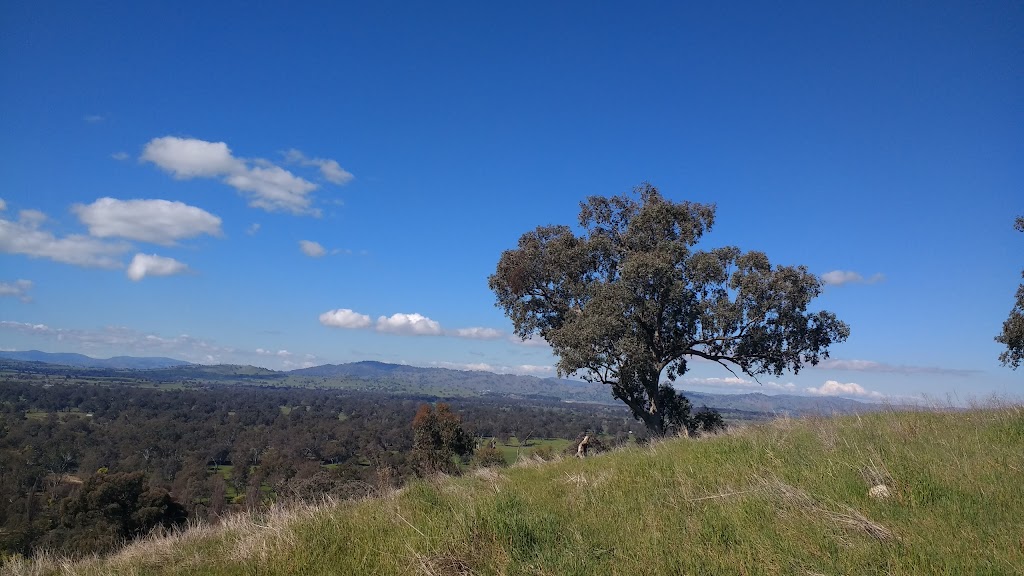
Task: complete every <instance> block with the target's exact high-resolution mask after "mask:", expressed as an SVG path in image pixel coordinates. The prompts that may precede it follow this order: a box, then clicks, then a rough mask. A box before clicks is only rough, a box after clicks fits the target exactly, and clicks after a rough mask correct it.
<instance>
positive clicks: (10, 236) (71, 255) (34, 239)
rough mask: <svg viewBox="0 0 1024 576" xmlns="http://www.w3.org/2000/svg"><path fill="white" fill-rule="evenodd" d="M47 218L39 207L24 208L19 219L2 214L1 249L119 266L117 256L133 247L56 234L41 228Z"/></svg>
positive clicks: (70, 261)
mask: <svg viewBox="0 0 1024 576" xmlns="http://www.w3.org/2000/svg"><path fill="white" fill-rule="evenodd" d="M46 220H47V218H46V215H45V214H43V213H42V212H40V211H38V210H22V211H21V212H20V213H19V214H18V220H17V221H13V220H6V219H3V218H0V252H5V253H8V254H24V255H26V256H29V257H32V258H48V259H50V260H53V261H55V262H63V263H64V264H73V265H75V266H86V267H93V268H120V267H121V263H120V262H119V261H118V260H117V259H116V258H115V257H116V256H120V255H121V254H124V253H125V252H127V251H128V250H129V249H130V246H129V245H127V244H125V243H121V242H109V241H104V240H99V239H96V238H91V237H89V236H84V235H79V234H72V235H70V236H64V237H57V236H56V235H54V234H53V233H52V232H50V231H48V230H44V229H43V228H42V225H43V224H44V223H45V222H46Z"/></svg>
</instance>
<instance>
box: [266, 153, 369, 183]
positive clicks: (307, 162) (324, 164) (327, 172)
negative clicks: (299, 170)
mask: <svg viewBox="0 0 1024 576" xmlns="http://www.w3.org/2000/svg"><path fill="white" fill-rule="evenodd" d="M284 157H285V160H287V161H288V162H292V163H296V164H299V165H302V166H316V167H317V168H319V169H320V174H321V175H322V176H323V177H324V178H325V179H326V180H327V181H328V182H332V183H334V184H337V185H339V186H344V185H345V184H348V183H349V182H351V181H352V179H353V178H355V176H353V175H352V173H351V172H349V171H347V170H345V169H344V168H342V167H341V165H340V164H338V162H337V161H336V160H331V159H329V158H309V157H307V156H306V155H305V154H303V153H302V152H300V151H299V150H296V149H294V148H292V149H291V150H288V151H286V152H285V153H284Z"/></svg>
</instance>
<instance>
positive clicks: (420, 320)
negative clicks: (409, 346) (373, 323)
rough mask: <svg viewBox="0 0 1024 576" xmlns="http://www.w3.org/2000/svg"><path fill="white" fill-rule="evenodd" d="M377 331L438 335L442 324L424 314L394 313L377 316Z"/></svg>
mask: <svg viewBox="0 0 1024 576" xmlns="http://www.w3.org/2000/svg"><path fill="white" fill-rule="evenodd" d="M377 331H378V332H389V333H392V334H409V335H413V336H437V335H439V334H441V325H440V324H438V323H437V322H435V321H433V320H431V319H430V318H427V317H426V316H423V315H422V314H416V313H413V314H402V313H397V314H392V315H391V316H390V317H387V316H381V317H380V318H377Z"/></svg>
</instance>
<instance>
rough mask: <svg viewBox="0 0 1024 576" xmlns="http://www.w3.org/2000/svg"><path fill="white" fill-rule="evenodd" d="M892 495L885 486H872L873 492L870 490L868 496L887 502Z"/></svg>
mask: <svg viewBox="0 0 1024 576" xmlns="http://www.w3.org/2000/svg"><path fill="white" fill-rule="evenodd" d="M891 495H892V494H891V493H890V492H889V487H888V486H886V485H885V484H879V485H877V486H872V487H871V490H868V496H871V497H872V498H877V499H878V500H885V499H886V498H888V497H889V496H891Z"/></svg>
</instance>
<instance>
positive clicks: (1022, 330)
mask: <svg viewBox="0 0 1024 576" xmlns="http://www.w3.org/2000/svg"><path fill="white" fill-rule="evenodd" d="M1014 228H1016V229H1017V230H1019V231H1021V232H1024V216H1018V217H1017V221H1016V222H1015V224H1014ZM1021 277H1022V278H1024V271H1021ZM996 342H999V343H1000V344H1004V345H1006V350H1004V351H1003V353H1002V354H1000V355H999V362H1000V363H1001V364H1002V365H1003V366H1009V367H1010V368H1012V369H1014V370H1016V369H1017V368H1018V367H1020V363H1021V361H1024V283H1022V284H1021V285H1020V286H1018V287H1017V302H1016V303H1015V304H1014V306H1013V309H1012V310H1010V317H1009V318H1007V319H1006V322H1003V331H1002V332H1001V333H1000V334H999V335H998V336H996Z"/></svg>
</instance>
